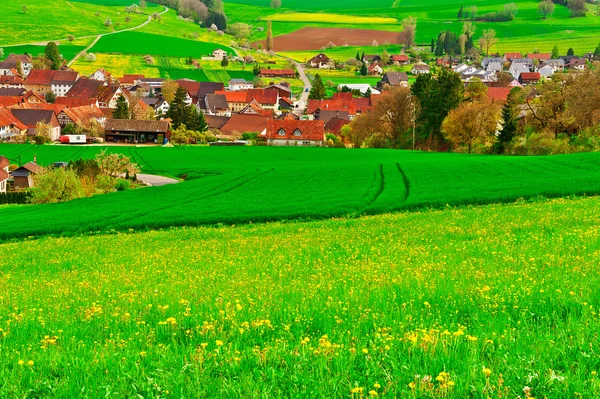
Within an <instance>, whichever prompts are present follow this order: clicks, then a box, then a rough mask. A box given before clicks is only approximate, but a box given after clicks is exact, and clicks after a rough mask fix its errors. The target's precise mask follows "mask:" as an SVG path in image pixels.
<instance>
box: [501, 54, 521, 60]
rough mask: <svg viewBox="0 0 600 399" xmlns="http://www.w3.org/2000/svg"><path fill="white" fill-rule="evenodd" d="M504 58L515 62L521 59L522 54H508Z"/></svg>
mask: <svg viewBox="0 0 600 399" xmlns="http://www.w3.org/2000/svg"><path fill="white" fill-rule="evenodd" d="M504 58H506V59H507V60H514V59H515V58H521V53H506V54H504Z"/></svg>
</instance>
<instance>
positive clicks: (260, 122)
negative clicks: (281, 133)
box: [219, 114, 267, 135]
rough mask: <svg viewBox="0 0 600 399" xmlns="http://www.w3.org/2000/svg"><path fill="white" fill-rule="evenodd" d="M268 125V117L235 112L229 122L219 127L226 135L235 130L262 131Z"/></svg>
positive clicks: (242, 131) (239, 131) (243, 131)
mask: <svg viewBox="0 0 600 399" xmlns="http://www.w3.org/2000/svg"><path fill="white" fill-rule="evenodd" d="M266 127H267V118H266V117H264V116H258V115H242V114H233V115H231V118H230V119H229V120H228V121H227V123H226V124H225V125H224V126H223V127H222V128H221V129H219V130H220V131H221V133H223V134H225V135H231V134H233V133H234V132H238V133H245V132H259V133H260V132H262V131H263V130H265V128H266Z"/></svg>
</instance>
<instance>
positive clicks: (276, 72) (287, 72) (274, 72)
mask: <svg viewBox="0 0 600 399" xmlns="http://www.w3.org/2000/svg"><path fill="white" fill-rule="evenodd" d="M260 74H261V75H269V76H295V75H296V72H295V71H294V70H293V69H261V70H260Z"/></svg>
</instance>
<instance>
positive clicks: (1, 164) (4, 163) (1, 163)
mask: <svg viewBox="0 0 600 399" xmlns="http://www.w3.org/2000/svg"><path fill="white" fill-rule="evenodd" d="M8 166H10V161H9V160H8V158H6V157H4V156H2V155H0V169H3V168H6V167H8Z"/></svg>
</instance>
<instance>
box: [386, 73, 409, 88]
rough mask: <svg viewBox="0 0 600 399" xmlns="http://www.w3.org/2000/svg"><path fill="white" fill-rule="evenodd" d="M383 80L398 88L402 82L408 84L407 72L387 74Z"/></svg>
mask: <svg viewBox="0 0 600 399" xmlns="http://www.w3.org/2000/svg"><path fill="white" fill-rule="evenodd" d="M381 80H382V81H383V82H386V83H388V84H389V85H390V86H396V85H399V84H400V82H408V74H407V73H406V72H386V73H385V75H383V78H382V79H381Z"/></svg>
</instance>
